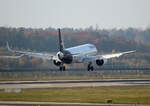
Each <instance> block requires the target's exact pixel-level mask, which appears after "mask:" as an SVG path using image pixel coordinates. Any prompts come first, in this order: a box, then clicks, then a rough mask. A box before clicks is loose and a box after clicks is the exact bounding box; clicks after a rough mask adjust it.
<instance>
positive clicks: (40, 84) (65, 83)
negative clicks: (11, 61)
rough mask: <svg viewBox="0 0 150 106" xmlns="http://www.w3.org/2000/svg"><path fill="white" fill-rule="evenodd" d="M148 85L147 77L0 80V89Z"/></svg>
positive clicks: (149, 83)
mask: <svg viewBox="0 0 150 106" xmlns="http://www.w3.org/2000/svg"><path fill="white" fill-rule="evenodd" d="M135 85H136V86H150V80H149V79H121V80H120V79H118V80H116V79H115V80H114V79H112V80H55V81H1V82H0V89H6V88H10V89H11V88H12V89H13V88H20V89H22V88H79V87H103V86H135Z"/></svg>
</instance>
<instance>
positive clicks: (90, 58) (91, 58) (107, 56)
mask: <svg viewBox="0 0 150 106" xmlns="http://www.w3.org/2000/svg"><path fill="white" fill-rule="evenodd" d="M135 51H136V50H133V51H127V52H120V53H113V54H104V55H96V56H84V57H82V59H81V61H82V62H92V61H95V60H97V59H105V60H107V59H111V58H117V57H120V56H122V55H125V54H129V53H133V52H135Z"/></svg>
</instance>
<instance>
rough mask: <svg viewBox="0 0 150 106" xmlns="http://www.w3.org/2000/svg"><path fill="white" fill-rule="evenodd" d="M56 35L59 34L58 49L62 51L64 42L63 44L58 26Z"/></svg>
mask: <svg viewBox="0 0 150 106" xmlns="http://www.w3.org/2000/svg"><path fill="white" fill-rule="evenodd" d="M58 36H59V51H61V52H62V51H63V50H64V44H63V40H62V36H61V31H60V28H58Z"/></svg>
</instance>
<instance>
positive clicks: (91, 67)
mask: <svg viewBox="0 0 150 106" xmlns="http://www.w3.org/2000/svg"><path fill="white" fill-rule="evenodd" d="M90 70H91V71H93V70H94V67H93V66H92V63H89V64H88V71H90Z"/></svg>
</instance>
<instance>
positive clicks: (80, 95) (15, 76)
mask: <svg viewBox="0 0 150 106" xmlns="http://www.w3.org/2000/svg"><path fill="white" fill-rule="evenodd" d="M0 76H1V78H0V79H1V81H0V88H1V89H0V104H4V105H5V103H7V101H10V104H11V105H13V104H15V103H17V102H19V101H20V104H21V103H22V104H24V105H25V104H28V103H30V104H41V105H42V104H47V105H52V106H53V105H56V106H58V105H61V104H63V103H64V105H67V104H68V103H69V104H68V105H69V106H70V105H88V104H86V103H94V104H89V105H100V104H101V105H102V106H103V105H106V106H108V105H109V106H110V105H114V106H116V105H117V104H118V105H119V106H122V105H125V106H132V105H135V104H136V105H137V106H138V105H140V106H141V104H142V105H145V104H146V105H149V104H150V90H149V89H150V74H149V71H148V72H147V71H146V72H143V71H139V70H138V71H128V70H127V71H123V72H120V71H106V72H105V71H93V72H87V71H82V72H81V71H76V72H75V71H66V72H59V71H52V72H1V73H0ZM6 76H7V77H6ZM9 78H10V79H9ZM18 80H19V81H18ZM109 100H110V102H111V103H110V104H108V105H107V104H106V103H108V101H109ZM5 101H6V102H5ZM13 101H14V102H13ZM22 101H26V102H25V103H24V102H22ZM11 102H12V103H11ZM74 103H77V104H74ZM78 103H81V104H78ZM82 103H85V104H82ZM22 104H21V105H22ZM18 105H19V104H18ZM61 106H62V105H61Z"/></svg>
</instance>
